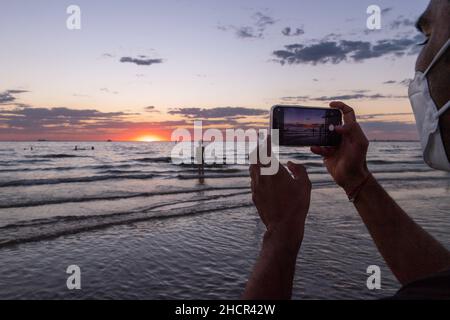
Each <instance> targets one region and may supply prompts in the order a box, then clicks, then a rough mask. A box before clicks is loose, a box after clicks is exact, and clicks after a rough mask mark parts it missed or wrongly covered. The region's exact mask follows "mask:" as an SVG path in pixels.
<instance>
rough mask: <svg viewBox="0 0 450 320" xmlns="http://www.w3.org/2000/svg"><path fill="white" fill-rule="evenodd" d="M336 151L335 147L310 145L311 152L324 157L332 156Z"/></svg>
mask: <svg viewBox="0 0 450 320" xmlns="http://www.w3.org/2000/svg"><path fill="white" fill-rule="evenodd" d="M336 151H337V147H317V146H315V147H311V152H312V153H315V154H317V155H319V156H322V157H324V158H329V157H332V156H333V155H334V154H335V152H336Z"/></svg>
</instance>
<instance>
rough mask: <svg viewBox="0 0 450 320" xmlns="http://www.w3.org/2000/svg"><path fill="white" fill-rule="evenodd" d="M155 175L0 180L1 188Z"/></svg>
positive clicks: (150, 177)
mask: <svg viewBox="0 0 450 320" xmlns="http://www.w3.org/2000/svg"><path fill="white" fill-rule="evenodd" d="M155 176H156V174H154V173H150V174H131V175H102V176H90V177H70V178H51V179H23V180H14V181H7V182H0V188H6V187H27V186H38V185H51V184H63V183H81V182H96V181H105V180H120V179H139V180H144V179H152V178H154V177H155Z"/></svg>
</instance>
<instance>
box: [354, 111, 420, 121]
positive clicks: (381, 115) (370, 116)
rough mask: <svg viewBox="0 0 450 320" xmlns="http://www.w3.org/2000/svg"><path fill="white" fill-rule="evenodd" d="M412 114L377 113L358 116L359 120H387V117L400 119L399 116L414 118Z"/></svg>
mask: <svg viewBox="0 0 450 320" xmlns="http://www.w3.org/2000/svg"><path fill="white" fill-rule="evenodd" d="M412 115H413V113H412V112H397V113H375V114H364V115H357V118H358V120H363V121H365V120H373V119H378V118H385V117H398V116H412Z"/></svg>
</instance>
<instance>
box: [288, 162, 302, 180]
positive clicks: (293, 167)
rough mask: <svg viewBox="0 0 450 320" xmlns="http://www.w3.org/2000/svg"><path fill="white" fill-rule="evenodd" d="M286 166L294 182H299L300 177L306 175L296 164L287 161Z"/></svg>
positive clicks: (299, 165) (300, 166)
mask: <svg viewBox="0 0 450 320" xmlns="http://www.w3.org/2000/svg"><path fill="white" fill-rule="evenodd" d="M287 166H288V168H289V170H290V171H291V172H292V174H293V175H294V178H295V179H296V180H299V179H300V178H301V177H302V176H304V175H306V169H305V167H304V166H302V165H301V164H297V163H293V162H291V161H289V162H288V163H287Z"/></svg>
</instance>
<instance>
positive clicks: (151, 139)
mask: <svg viewBox="0 0 450 320" xmlns="http://www.w3.org/2000/svg"><path fill="white" fill-rule="evenodd" d="M136 141H140V142H155V141H161V138H160V137H158V136H154V135H145V136H141V137H138V138H137V139H136Z"/></svg>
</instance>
